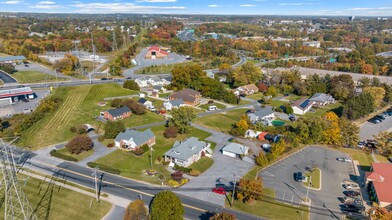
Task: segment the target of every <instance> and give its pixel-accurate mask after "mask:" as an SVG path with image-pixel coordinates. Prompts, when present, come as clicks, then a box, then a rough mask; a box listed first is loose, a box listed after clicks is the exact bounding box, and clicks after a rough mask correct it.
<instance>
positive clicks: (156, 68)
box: [135, 62, 192, 74]
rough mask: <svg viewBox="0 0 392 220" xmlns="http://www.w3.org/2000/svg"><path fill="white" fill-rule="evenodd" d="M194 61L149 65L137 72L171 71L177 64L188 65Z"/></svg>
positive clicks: (155, 72) (156, 72)
mask: <svg viewBox="0 0 392 220" xmlns="http://www.w3.org/2000/svg"><path fill="white" fill-rule="evenodd" d="M190 64H192V62H185V63H177V64H169V65H159V66H156V65H155V66H149V67H145V68H142V69H138V70H136V71H135V73H136V74H158V73H171V71H172V70H173V68H174V67H176V66H186V65H190Z"/></svg>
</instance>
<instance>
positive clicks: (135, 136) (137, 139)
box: [114, 129, 155, 149]
mask: <svg viewBox="0 0 392 220" xmlns="http://www.w3.org/2000/svg"><path fill="white" fill-rule="evenodd" d="M114 141H115V144H116V147H123V148H124V146H126V147H125V148H128V149H135V148H137V147H140V146H142V145H144V144H147V145H149V146H152V145H153V144H155V135H154V133H153V132H152V131H151V129H147V130H145V131H137V130H133V129H126V130H125V131H124V132H121V133H119V134H118V135H117V136H116V138H115V139H114Z"/></svg>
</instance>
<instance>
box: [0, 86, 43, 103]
mask: <svg viewBox="0 0 392 220" xmlns="http://www.w3.org/2000/svg"><path fill="white" fill-rule="evenodd" d="M35 97H36V95H35V93H34V92H33V90H32V89H31V88H30V87H22V88H16V89H8V90H0V105H7V104H12V103H14V102H17V101H19V100H25V99H34V98H35Z"/></svg>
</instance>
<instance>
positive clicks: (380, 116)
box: [376, 114, 387, 120]
mask: <svg viewBox="0 0 392 220" xmlns="http://www.w3.org/2000/svg"><path fill="white" fill-rule="evenodd" d="M376 117H377V118H381V119H383V120H385V119H387V117H385V115H384V114H379V115H377V116H376Z"/></svg>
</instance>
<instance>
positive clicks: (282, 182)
mask: <svg viewBox="0 0 392 220" xmlns="http://www.w3.org/2000/svg"><path fill="white" fill-rule="evenodd" d="M343 156H345V157H348V155H344V154H342V153H340V152H338V151H334V150H329V149H325V148H320V147H307V148H305V149H303V150H301V151H299V152H297V153H296V154H294V155H292V156H290V157H288V158H286V159H284V160H281V161H279V162H277V163H276V164H274V165H272V166H270V167H268V168H266V169H264V170H263V171H262V172H261V173H260V174H259V175H260V176H261V177H262V178H263V183H264V187H266V188H272V189H274V190H275V192H276V198H277V199H279V200H283V201H285V202H286V203H289V204H290V203H291V202H292V203H293V204H300V203H301V198H305V197H306V193H307V188H306V187H305V186H304V185H303V184H302V183H299V182H296V181H295V180H294V178H293V174H294V173H295V172H298V171H301V172H302V173H305V172H306V170H305V169H306V167H312V166H315V167H318V168H319V169H320V170H321V176H322V178H321V179H322V180H321V189H320V190H312V189H310V190H309V198H310V199H311V215H310V217H311V218H310V219H317V220H318V219H340V218H341V215H342V214H341V211H340V207H339V204H340V201H339V200H338V197H343V194H342V191H343V190H344V189H343V187H342V186H341V184H342V182H344V181H345V180H350V179H351V180H353V179H354V175H353V174H354V170H353V165H352V164H351V163H343V162H339V161H337V160H336V158H337V157H343Z"/></svg>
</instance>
